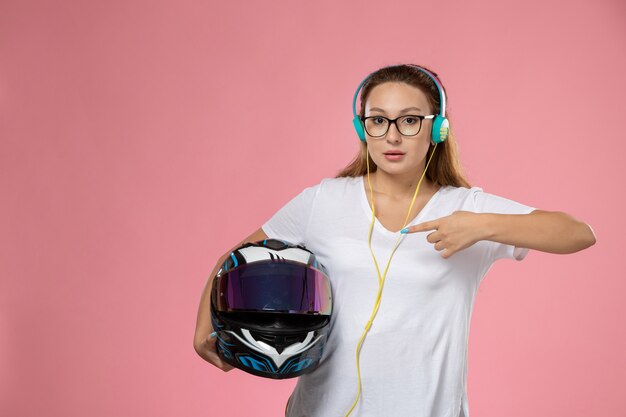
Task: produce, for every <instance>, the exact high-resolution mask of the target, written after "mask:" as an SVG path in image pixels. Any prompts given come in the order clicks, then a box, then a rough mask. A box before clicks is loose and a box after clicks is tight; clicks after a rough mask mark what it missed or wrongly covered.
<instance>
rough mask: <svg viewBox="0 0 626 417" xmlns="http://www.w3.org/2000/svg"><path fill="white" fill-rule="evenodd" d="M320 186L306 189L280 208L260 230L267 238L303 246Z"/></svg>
mask: <svg viewBox="0 0 626 417" xmlns="http://www.w3.org/2000/svg"><path fill="white" fill-rule="evenodd" d="M319 188H320V184H317V185H314V186H312V187H307V188H305V189H304V190H302V192H300V194H298V195H296V196H295V197H294V198H292V199H291V200H290V201H289V202H287V204H285V205H284V206H282V207H281V208H280V209H279V210H278V211H277V212H276V213H274V215H273V216H272V217H270V219H269V220H268V221H266V222H265V223H264V224H263V225H262V226H261V228H262V229H263V231H264V232H265V234H266V235H267V236H268V237H269V238H273V239H279V240H286V241H288V242H290V243H293V244H296V245H304V244H305V242H306V232H307V227H308V224H309V220H310V219H311V212H312V210H313V205H314V203H315V197H316V196H317V193H318V192H319Z"/></svg>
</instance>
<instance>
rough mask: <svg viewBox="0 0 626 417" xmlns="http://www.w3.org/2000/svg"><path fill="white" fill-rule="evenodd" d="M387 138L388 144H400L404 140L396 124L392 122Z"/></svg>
mask: <svg viewBox="0 0 626 417" xmlns="http://www.w3.org/2000/svg"><path fill="white" fill-rule="evenodd" d="M385 138H386V139H387V142H399V141H400V140H401V139H402V135H401V134H400V131H399V130H398V126H397V125H396V122H392V123H390V124H389V129H388V130H387V133H386V134H385Z"/></svg>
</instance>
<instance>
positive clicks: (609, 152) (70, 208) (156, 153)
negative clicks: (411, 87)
mask: <svg viewBox="0 0 626 417" xmlns="http://www.w3.org/2000/svg"><path fill="white" fill-rule="evenodd" d="M298 3H300V4H298ZM440 3H441V2H435V3H432V2H430V3H426V2H421V3H419V2H415V1H390V2H385V3H383V2H376V3H375V2H365V1H350V2H338V1H330V0H323V1H316V2H294V1H281V2H279V1H274V2H253V1H248V2H219V3H218V2H206V1H205V2H199V1H178V2H164V1H160V2H156V1H145V2H140V1H127V0H125V1H119V0H118V1H108V2H89V4H87V2H83V1H64V2H46V1H30V0H26V1H25V0H19V1H9V0H4V1H2V2H1V3H0V57H1V59H0V146H1V148H0V187H1V188H0V192H1V194H0V196H1V199H2V202H1V204H0V214H1V216H0V236H1V245H2V246H1V247H0V265H1V269H0V271H1V273H2V275H1V276H0V415H2V416H15V417H22V416H35V415H46V416H55V417H56V416H63V417H70V416H91V417H100V416H148V415H150V416H153V417H160V416H207V415H222V416H230V415H232V416H251V415H254V416H259V417H264V416H279V415H282V414H281V413H282V410H283V409H284V404H285V401H286V399H287V397H288V395H289V393H290V392H291V389H292V387H293V386H294V384H295V380H287V381H271V380H266V379H262V378H256V377H253V376H250V375H248V374H245V373H243V372H240V371H238V370H235V371H232V372H230V373H227V374H224V373H222V372H221V371H220V370H218V369H217V368H214V367H212V366H210V365H208V364H207V363H206V362H203V361H202V360H201V359H200V358H199V357H198V356H196V354H195V352H194V350H193V348H192V337H193V331H194V326H195V319H196V317H195V315H196V310H197V306H198V301H199V296H200V293H201V291H202V288H203V285H204V283H205V280H206V279H207V276H208V273H209V272H210V271H211V269H212V268H213V265H214V263H215V262H216V260H217V257H218V256H219V255H220V254H221V253H222V252H223V251H225V250H227V249H228V248H229V247H230V246H231V245H233V244H234V243H235V242H236V241H238V240H240V239H242V238H243V237H245V236H246V235H247V234H248V233H250V232H251V231H253V230H255V229H256V228H258V227H259V226H260V224H261V223H262V222H264V221H265V220H266V219H267V218H269V216H270V215H272V214H273V213H274V212H275V211H276V210H277V209H278V208H279V207H281V206H282V205H283V204H284V203H285V202H286V201H287V200H288V199H290V198H291V197H292V196H294V195H295V194H296V193H297V192H298V191H300V190H301V189H302V188H304V187H305V186H307V185H312V184H314V183H317V182H318V181H319V180H320V179H321V178H323V177H328V176H333V175H334V174H335V172H336V171H337V170H338V169H339V168H341V167H343V166H344V165H345V164H347V163H348V162H349V161H350V160H351V159H352V156H353V154H354V153H355V152H356V149H357V143H358V142H357V138H356V136H355V133H354V132H353V130H352V126H351V118H352V115H351V109H350V106H351V100H352V95H353V94H354V90H355V89H356V87H357V85H358V84H359V82H360V81H361V80H362V79H363V78H364V77H365V76H366V75H367V74H368V73H369V72H370V71H373V70H375V69H376V68H378V67H380V66H383V65H388V64H393V63H400V62H413V63H418V64H423V65H426V66H429V67H431V68H432V69H434V70H435V71H437V72H438V73H439V75H440V77H441V79H442V81H443V83H444V85H445V86H446V88H447V89H448V94H449V110H450V115H451V120H452V126H453V128H454V130H455V131H456V135H457V138H458V141H459V144H460V149H461V158H462V162H463V164H464V166H465V168H466V170H467V172H468V174H469V177H470V179H471V181H472V183H473V185H477V186H481V187H483V189H484V190H485V191H487V192H491V193H495V194H498V195H502V196H504V197H507V198H511V199H514V200H517V201H520V202H522V203H525V204H528V205H532V206H535V207H539V208H542V209H544V210H558V211H565V212H567V213H570V214H571V215H573V216H574V217H577V218H579V219H581V220H584V221H586V222H588V223H589V224H591V225H592V227H593V228H594V230H595V232H596V234H597V237H598V243H597V244H596V245H595V246H593V247H592V248H591V249H589V250H587V251H584V252H579V253H576V254H571V255H552V254H547V253H540V252H536V251H531V253H530V254H529V255H528V257H527V258H526V259H525V260H524V261H522V262H519V263H517V262H515V261H508V260H504V261H499V262H498V263H497V264H496V265H495V266H494V267H493V268H492V270H491V272H490V274H489V276H488V277H487V279H486V280H485V281H484V283H483V285H482V286H481V288H480V292H479V294H478V297H477V300H476V305H475V309H474V314H473V317H472V326H471V329H472V333H471V337H470V351H469V376H468V384H469V388H468V393H469V401H470V410H471V412H472V416H474V417H479V416H480V417H490V416H492V417H495V416H504V415H506V416H509V417H517V416H567V417H574V416H581V417H582V416H590V415H596V416H618V415H619V416H622V415H624V414H623V412H624V411H623V409H624V406H623V404H622V400H621V399H620V398H621V396H622V394H623V390H624V383H623V381H624V378H625V377H626V363H625V362H626V357H625V356H624V353H623V352H624V351H626V336H625V334H624V322H623V308H622V306H623V301H622V300H623V294H624V292H625V291H626V281H625V280H624V273H623V272H619V271H620V269H618V266H617V260H619V258H620V257H621V256H623V250H622V248H623V238H622V233H623V231H624V230H625V228H624V226H625V224H624V216H623V215H622V214H621V212H620V211H619V210H621V209H622V208H623V207H624V196H623V193H622V190H623V188H624V185H623V180H624V174H623V173H622V170H621V168H620V167H623V156H624V151H625V145H624V138H623V134H622V130H623V129H622V128H621V122H622V121H623V120H624V112H623V109H624V106H623V104H622V100H623V98H624V93H626V82H625V81H624V77H623V74H624V73H626V7H625V5H624V2H621V1H619V0H612V1H609V0H603V1H590V0H587V1H565V0H559V1H551V2H546V1H539V0H530V1H524V2H502V1H476V2H455V3H456V4H454V5H453V4H448V5H440ZM314 119H321V120H323V121H324V123H325V127H324V128H323V129H321V128H320V127H319V126H320V123H319V122H316V121H315V120H314ZM242 399H246V400H249V401H242ZM218 411H221V413H219V414H218V413H217V412H218ZM331 417H332V416H331Z"/></svg>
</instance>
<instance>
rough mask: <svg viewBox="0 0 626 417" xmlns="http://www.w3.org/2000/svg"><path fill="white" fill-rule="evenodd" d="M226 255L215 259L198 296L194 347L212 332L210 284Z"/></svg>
mask: <svg viewBox="0 0 626 417" xmlns="http://www.w3.org/2000/svg"><path fill="white" fill-rule="evenodd" d="M227 255H228V254H224V255H222V257H221V258H220V259H219V260H218V261H217V264H216V265H215V268H213V271H211V275H209V278H208V279H207V282H206V284H205V286H204V291H203V292H202V296H201V297H200V306H199V307H198V316H197V318H196V331H195V334H194V338H193V345H194V347H196V346H198V345H199V344H200V343H201V342H202V341H203V340H204V338H206V337H207V336H208V335H209V334H210V333H211V332H213V325H212V324H211V286H212V285H213V279H214V277H215V275H216V274H217V271H218V270H219V268H220V267H221V265H222V263H224V261H225V260H226V257H227Z"/></svg>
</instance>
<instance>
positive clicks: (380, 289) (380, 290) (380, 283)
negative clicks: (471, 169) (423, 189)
mask: <svg viewBox="0 0 626 417" xmlns="http://www.w3.org/2000/svg"><path fill="white" fill-rule="evenodd" d="M366 146H367V142H366ZM435 149H437V143H435V147H434V148H433V151H432V152H431V154H430V158H428V162H427V163H426V167H425V168H424V172H423V173H422V176H421V177H420V180H419V182H418V183H417V187H416V188H415V193H414V194H413V200H411V205H410V206H409V212H408V213H407V214H406V218H405V219H404V223H403V226H402V228H403V229H404V228H405V227H406V226H407V222H408V220H409V216H410V215H411V210H412V209H413V204H414V203H415V198H416V197H417V192H418V190H419V189H420V185H421V184H422V180H423V179H424V175H425V174H426V171H427V170H428V165H429V164H430V161H431V160H432V158H433V155H434V154H435ZM366 150H367V154H366V161H367V184H368V186H369V189H370V200H371V201H372V207H371V209H372V222H371V224H370V229H369V233H368V237H367V244H368V246H369V249H370V253H371V254H372V259H374V265H375V266H376V273H377V274H378V294H377V296H376V304H375V305H374V310H373V311H372V315H371V316H370V319H369V321H368V322H367V324H366V325H365V329H364V330H363V334H362V335H361V338H360V339H359V343H358V344H357V348H356V370H357V375H358V390H357V396H356V399H355V400H354V403H353V404H352V407H350V410H348V412H347V413H346V415H345V416H344V417H348V416H349V415H350V413H352V410H354V407H356V405H357V403H358V401H359V397H360V396H361V367H360V362H359V356H360V354H361V346H362V345H363V340H364V339H365V336H366V335H367V333H368V332H369V330H370V327H371V326H372V323H373V322H374V318H375V317H376V313H378V308H379V307H380V300H381V296H382V293H383V285H384V284H385V278H386V277H387V271H388V270H389V265H390V263H391V258H393V255H394V254H395V252H396V249H397V248H398V244H399V242H400V238H401V237H402V235H398V239H397V240H396V243H395V245H394V247H393V250H392V251H391V255H390V256H389V260H388V261H387V266H386V267H385V272H384V274H383V275H382V277H381V275H380V269H379V268H378V262H377V261H376V256H374V251H373V250H372V230H373V229H374V222H375V219H376V211H375V207H376V205H375V203H374V192H373V191H372V184H371V183H370V163H369V147H367V148H366Z"/></svg>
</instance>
